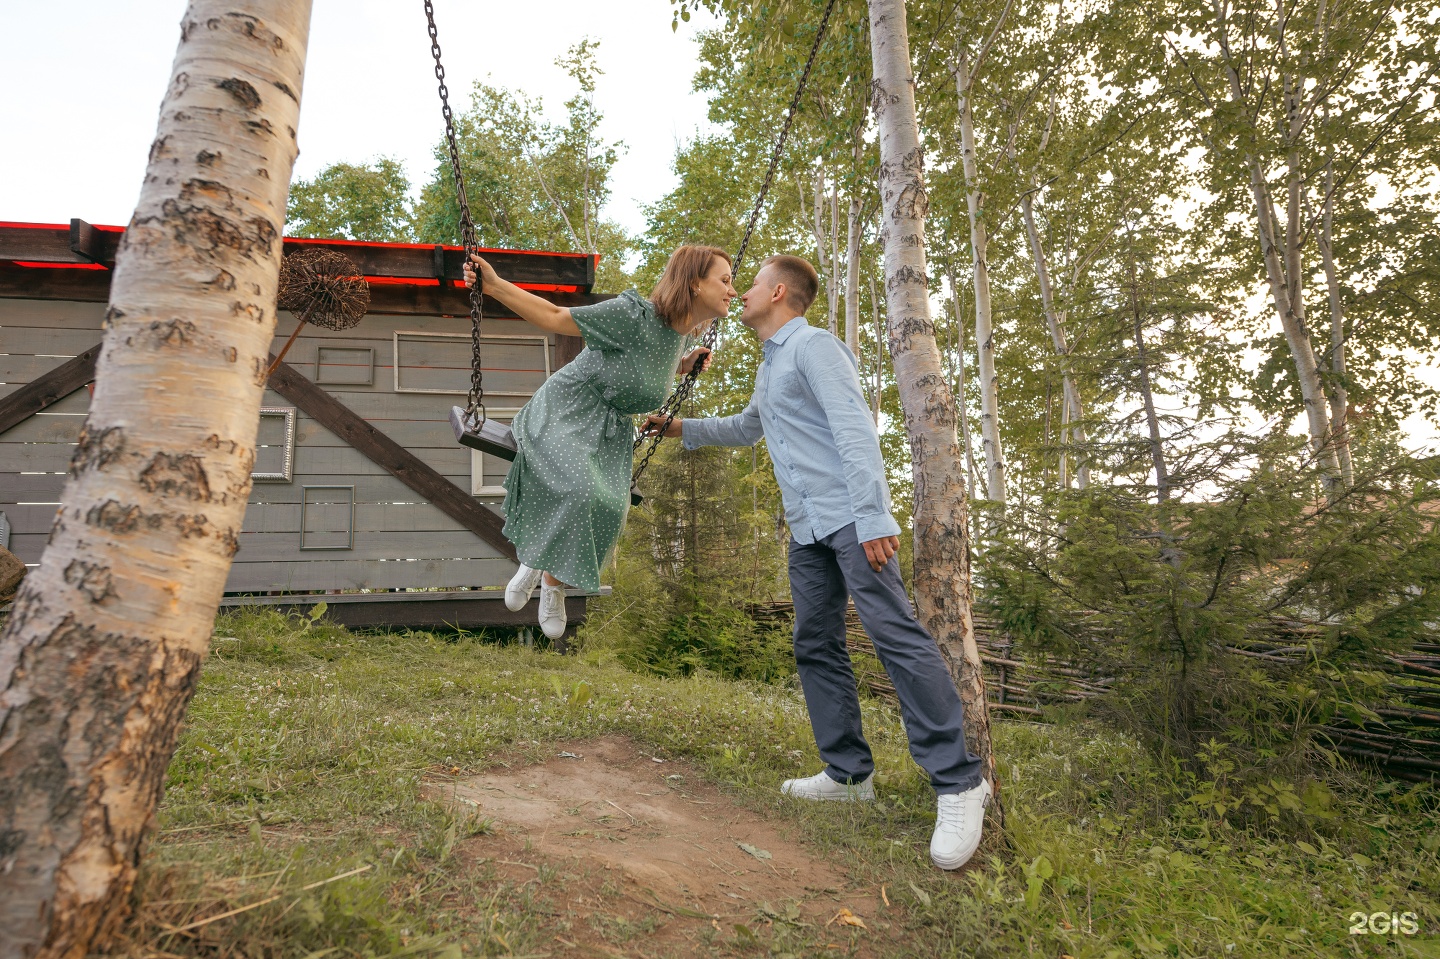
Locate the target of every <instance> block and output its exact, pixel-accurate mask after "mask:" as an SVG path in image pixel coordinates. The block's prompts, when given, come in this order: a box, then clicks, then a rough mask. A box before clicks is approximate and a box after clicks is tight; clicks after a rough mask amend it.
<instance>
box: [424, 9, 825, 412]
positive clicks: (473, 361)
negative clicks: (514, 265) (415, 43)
mask: <svg viewBox="0 0 1440 959" xmlns="http://www.w3.org/2000/svg"><path fill="white" fill-rule="evenodd" d="M832 2H833V0H832ZM425 21H426V23H427V25H428V27H429V30H430V55H431V56H433V57H434V58H435V79H436V81H437V82H438V83H439V84H440V112H441V113H443V114H444V115H445V142H446V144H447V145H449V147H450V172H451V173H452V174H453V175H454V177H455V199H456V201H457V202H458V203H459V205H460V245H461V246H463V247H464V248H465V259H464V262H465V263H469V262H470V254H471V253H474V252H475V249H476V247H478V246H479V243H477V242H476V239H475V221H474V220H473V219H472V218H471V216H470V200H469V198H468V197H467V196H466V195H465V177H464V176H463V175H462V174H461V172H460V148H459V147H458V146H457V145H456V143H455V115H454V114H453V113H452V112H451V111H450V90H449V88H448V87H446V86H445V67H444V65H443V64H441V62H440V40H439V34H438V33H437V32H436V30H435V6H434V4H433V3H432V2H431V0H425ZM442 282H443V278H442ZM484 295H485V294H484V282H483V278H482V277H481V275H480V271H479V270H476V271H475V283H474V284H473V285H472V286H471V287H470V393H469V396H468V398H467V400H466V406H465V419H466V421H467V422H468V423H472V424H473V423H474V420H475V413H476V411H477V410H478V411H479V414H480V419H482V420H483V419H485V418H486V417H485V382H484V375H483V374H482V373H481V370H480V323H481V321H483V320H484V319H485V306H484Z"/></svg>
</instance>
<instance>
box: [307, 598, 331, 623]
mask: <svg viewBox="0 0 1440 959" xmlns="http://www.w3.org/2000/svg"><path fill="white" fill-rule="evenodd" d="M329 608H330V605H329V604H328V603H325V602H323V601H322V602H319V603H316V604H315V608H314V609H312V610H310V622H312V623H318V622H319V621H320V617H321V616H324V615H325V610H327V609H329Z"/></svg>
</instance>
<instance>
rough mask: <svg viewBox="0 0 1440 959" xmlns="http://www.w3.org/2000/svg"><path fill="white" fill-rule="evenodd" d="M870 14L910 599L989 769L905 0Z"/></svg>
mask: <svg viewBox="0 0 1440 959" xmlns="http://www.w3.org/2000/svg"><path fill="white" fill-rule="evenodd" d="M869 15H870V43H871V57H872V61H873V65H874V77H875V79H874V82H873V86H872V101H871V105H872V109H873V110H874V114H875V122H876V126H877V128H878V134H879V145H880V176H879V180H880V201H881V229H880V242H881V246H882V248H883V250H884V257H885V300H886V307H887V313H888V316H889V326H888V330H887V333H888V339H889V344H890V354H891V357H892V360H893V362H894V364H895V380H896V383H897V384H898V386H899V389H900V401H901V407H902V408H903V411H904V416H905V428H906V432H907V433H908V434H909V437H910V456H911V464H912V471H913V475H914V484H915V510H914V531H915V599H916V604H917V606H918V607H919V610H920V615H921V618H922V619H923V621H924V622H925V625H926V627H927V628H928V629H929V630H930V632H931V634H932V635H933V636H934V637H935V639H936V641H937V642H938V643H939V646H940V649H941V652H942V653H943V654H944V655H945V658H946V660H947V662H948V663H949V665H950V668H951V671H952V674H953V676H954V679H955V684H956V686H957V687H958V688H959V690H960V697H961V700H962V702H963V703H964V706H965V727H966V729H965V732H966V739H967V741H968V744H969V746H970V749H971V751H972V752H974V753H975V754H976V755H977V756H979V757H980V758H981V760H982V761H984V763H985V764H986V766H987V767H989V768H990V770H991V776H992V778H993V775H994V768H993V766H994V757H993V753H992V749H991V744H990V718H989V711H988V707H987V704H986V701H985V680H984V676H983V674H982V672H981V667H980V650H979V647H978V646H977V645H976V642H975V622H974V619H973V616H972V612H971V582H970V537H969V532H968V527H967V524H966V510H967V503H966V494H965V479H964V477H965V464H964V456H963V453H962V450H961V448H960V443H959V440H958V438H957V436H956V432H955V425H956V413H955V397H954V396H953V395H952V394H951V392H950V389H949V386H948V385H947V384H946V381H945V373H944V369H943V364H942V362H941V358H940V352H939V349H938V348H937V346H936V343H935V326H934V323H933V322H932V320H931V317H930V300H929V279H928V276H927V274H926V270H927V267H926V258H925V213H926V208H927V206H928V200H927V197H926V192H925V179H924V175H923V168H924V154H923V152H922V150H921V148H920V131H919V125H918V123H917V122H916V115H915V78H914V70H913V68H912V66H911V63H910V39H909V31H908V28H907V24H906V22H905V3H904V0H869Z"/></svg>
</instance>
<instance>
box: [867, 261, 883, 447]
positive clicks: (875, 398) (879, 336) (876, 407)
mask: <svg viewBox="0 0 1440 959" xmlns="http://www.w3.org/2000/svg"><path fill="white" fill-rule="evenodd" d="M870 308H871V309H872V310H873V311H874V312H875V366H874V368H873V373H874V378H875V388H874V390H872V391H871V393H870V415H871V416H872V417H873V418H874V419H875V425H876V426H877V427H878V426H879V425H880V395H881V390H882V389H883V388H884V385H885V381H884V378H883V377H884V372H885V369H884V362H885V347H884V345H883V344H884V343H885V321H884V320H883V319H882V318H881V316H880V291H879V290H877V289H876V288H875V274H874V273H871V274H870Z"/></svg>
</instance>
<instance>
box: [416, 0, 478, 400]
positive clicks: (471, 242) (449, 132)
mask: <svg viewBox="0 0 1440 959" xmlns="http://www.w3.org/2000/svg"><path fill="white" fill-rule="evenodd" d="M425 20H426V23H427V25H428V28H429V31H430V55H431V56H433V57H434V58H435V79H436V81H437V82H438V83H439V84H440V112H441V113H443V114H444V115H445V142H446V144H447V145H448V146H449V148H450V172H451V173H452V174H453V175H454V177H455V200H456V202H457V203H458V204H459V206H460V244H461V246H463V247H464V248H465V260H464V262H466V263H469V262H470V254H471V253H473V252H475V249H476V248H477V247H478V246H479V244H478V243H477V242H476V239H475V221H474V219H473V218H472V217H471V215H470V200H469V198H468V197H467V196H466V194H465V178H464V176H463V175H462V174H461V172H460V148H459V146H457V145H456V142H455V115H454V114H453V113H452V112H451V110H450V89H449V88H448V87H447V86H446V85H445V67H444V65H443V64H441V62H440V38H439V33H438V31H437V30H436V29H435V6H434V4H433V2H432V0H425ZM442 282H443V279H442ZM483 286H484V284H483V281H482V278H481V274H480V271H479V270H476V271H475V283H474V284H473V285H472V286H471V287H470V393H469V396H468V398H467V400H466V406H465V418H466V420H467V421H469V422H474V421H475V413H476V411H477V410H478V411H479V414H480V417H479V418H480V419H481V420H484V419H485V418H486V417H485V384H484V378H483V375H482V373H481V370H480V323H481V321H482V320H484V319H485V306H484V289H483Z"/></svg>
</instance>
